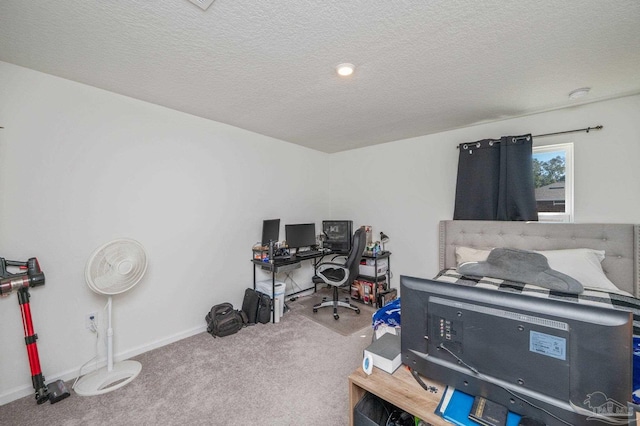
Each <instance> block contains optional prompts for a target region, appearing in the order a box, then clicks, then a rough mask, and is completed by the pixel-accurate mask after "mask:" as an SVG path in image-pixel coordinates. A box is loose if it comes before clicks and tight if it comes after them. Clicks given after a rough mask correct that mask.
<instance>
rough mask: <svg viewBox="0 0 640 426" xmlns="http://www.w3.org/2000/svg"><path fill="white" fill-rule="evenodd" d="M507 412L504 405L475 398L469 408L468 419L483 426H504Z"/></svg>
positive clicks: (480, 397) (479, 397)
mask: <svg viewBox="0 0 640 426" xmlns="http://www.w3.org/2000/svg"><path fill="white" fill-rule="evenodd" d="M508 414H509V410H507V407H505V406H504V405H500V404H498V403H496V402H493V401H491V400H488V399H486V398H485V397H482V396H476V397H475V399H474V400H473V405H472V406H471V412H470V413H469V418H470V419H471V420H473V421H476V422H478V423H480V424H481V425H484V426H504V425H506V424H507V415H508Z"/></svg>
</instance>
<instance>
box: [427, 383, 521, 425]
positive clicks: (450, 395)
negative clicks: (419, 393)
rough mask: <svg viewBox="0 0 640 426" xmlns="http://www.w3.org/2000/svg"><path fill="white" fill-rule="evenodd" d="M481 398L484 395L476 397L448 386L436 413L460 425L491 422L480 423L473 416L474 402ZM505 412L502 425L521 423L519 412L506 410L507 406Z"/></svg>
mask: <svg viewBox="0 0 640 426" xmlns="http://www.w3.org/2000/svg"><path fill="white" fill-rule="evenodd" d="M479 398H482V397H474V396H472V395H469V394H466V393H464V392H461V391H459V390H458V389H456V388H454V387H453V386H447V388H446V389H445V391H444V394H443V395H442V398H441V399H440V403H439V404H438V407H437V408H436V414H437V415H439V416H440V417H442V418H444V419H445V420H447V421H449V422H450V423H453V424H454V425H458V426H478V425H486V424H490V423H480V422H479V421H477V420H474V419H472V417H471V414H472V412H473V410H474V402H475V400H476V399H479ZM482 399H484V398H482ZM485 401H486V402H489V403H491V401H489V400H486V399H485ZM486 402H485V408H484V413H485V417H486V413H487V411H486ZM496 405H498V404H496ZM500 407H502V406H500ZM503 408H504V407H503ZM505 414H506V416H505V418H504V423H502V425H506V426H517V425H518V423H520V419H521V416H520V415H519V414H516V413H512V412H510V411H506V408H505Z"/></svg>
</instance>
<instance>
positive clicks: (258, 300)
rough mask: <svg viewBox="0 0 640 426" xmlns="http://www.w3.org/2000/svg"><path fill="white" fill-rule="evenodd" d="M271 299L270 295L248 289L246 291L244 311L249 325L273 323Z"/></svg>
mask: <svg viewBox="0 0 640 426" xmlns="http://www.w3.org/2000/svg"><path fill="white" fill-rule="evenodd" d="M271 303H272V302H271V297H269V295H267V294H264V293H261V292H259V291H256V290H254V289H252V288H248V289H246V290H245V291H244V299H243V300H242V311H243V312H244V313H245V315H246V316H247V320H248V323H249V324H257V323H261V324H267V323H268V322H269V321H271Z"/></svg>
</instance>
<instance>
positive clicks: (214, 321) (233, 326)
mask: <svg viewBox="0 0 640 426" xmlns="http://www.w3.org/2000/svg"><path fill="white" fill-rule="evenodd" d="M205 321H206V322H207V332H208V333H210V334H211V335H212V336H213V337H217V336H219V337H224V336H229V335H230V334H235V333H237V332H238V331H240V329H241V328H242V327H244V326H245V324H246V323H247V317H246V315H245V314H244V312H242V311H238V310H236V309H233V305H232V304H231V303H228V302H225V303H220V304H218V305H214V306H213V307H212V308H211V310H210V311H209V313H208V314H207V315H206V316H205Z"/></svg>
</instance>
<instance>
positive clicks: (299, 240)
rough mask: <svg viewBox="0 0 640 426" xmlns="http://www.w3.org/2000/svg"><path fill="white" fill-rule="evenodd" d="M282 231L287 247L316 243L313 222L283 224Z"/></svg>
mask: <svg viewBox="0 0 640 426" xmlns="http://www.w3.org/2000/svg"><path fill="white" fill-rule="evenodd" d="M284 232H285V235H286V237H285V238H286V239H287V245H288V246H289V248H303V247H315V246H316V245H317V244H316V224H315V223H298V224H294V225H285V226H284Z"/></svg>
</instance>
